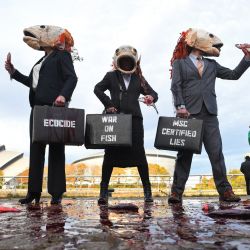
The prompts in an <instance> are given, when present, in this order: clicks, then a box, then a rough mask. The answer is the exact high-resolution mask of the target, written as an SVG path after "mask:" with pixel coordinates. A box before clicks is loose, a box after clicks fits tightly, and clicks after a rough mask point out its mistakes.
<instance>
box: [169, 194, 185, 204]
mask: <svg viewBox="0 0 250 250" xmlns="http://www.w3.org/2000/svg"><path fill="white" fill-rule="evenodd" d="M168 203H171V204H176V203H182V196H181V195H180V194H177V193H175V192H173V193H171V195H170V196H169V198H168Z"/></svg>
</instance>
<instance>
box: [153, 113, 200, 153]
mask: <svg viewBox="0 0 250 250" xmlns="http://www.w3.org/2000/svg"><path fill="white" fill-rule="evenodd" d="M202 136H203V121H202V120H199V119H183V118H178V117H164V116H161V117H159V121H158V127H157V132H156V137H155V143H154V146H155V148H157V149H166V150H173V151H179V150H187V151H191V152H193V153H196V154H200V153H201V147H202Z"/></svg>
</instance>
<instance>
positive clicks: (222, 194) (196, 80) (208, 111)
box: [168, 29, 250, 203]
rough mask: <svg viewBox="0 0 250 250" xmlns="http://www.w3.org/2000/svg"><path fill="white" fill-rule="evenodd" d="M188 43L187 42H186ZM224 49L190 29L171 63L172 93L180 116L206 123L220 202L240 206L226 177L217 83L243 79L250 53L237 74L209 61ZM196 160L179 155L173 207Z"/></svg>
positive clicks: (171, 200)
mask: <svg viewBox="0 0 250 250" xmlns="http://www.w3.org/2000/svg"><path fill="white" fill-rule="evenodd" d="M184 39H185V42H183V40H184ZM181 46H183V50H182V49H181ZM222 46H223V43H222V42H221V41H220V39H219V38H218V37H216V36H215V35H214V34H212V33H209V32H206V31H204V30H196V29H189V30H188V31H187V32H184V33H182V37H181V38H180V40H179V42H178V44H177V46H176V49H175V51H174V55H173V58H172V60H171V61H172V62H173V71H172V84H171V91H172V94H173V99H174V105H175V108H176V113H177V116H179V117H182V118H187V117H190V118H197V119H201V120H203V126H204V131H203V132H204V133H203V138H202V140H203V143H204V146H205V150H206V152H207V154H208V156H209V160H210V162H211V165H212V170H213V176H214V181H215V185H216V188H217V191H218V193H219V199H220V200H221V201H228V202H238V201H240V197H239V196H237V195H235V194H234V192H233V190H232V186H231V185H230V183H229V182H228V180H227V175H226V166H225V161H224V156H223V152H222V140H221V135H220V129H219V121H218V118H217V101H216V94H215V80H216V78H217V77H218V78H221V79H228V80H237V79H239V78H240V77H241V75H242V74H243V73H244V72H245V71H246V70H247V69H248V67H249V66H250V61H249V56H250V53H249V52H248V51H247V50H246V49H244V50H243V52H244V53H245V54H246V56H245V57H244V58H243V59H242V60H241V61H240V63H239V65H238V66H237V67H236V68H235V69H234V70H231V69H228V68H226V67H223V66H221V65H220V64H219V63H217V62H216V61H215V60H212V59H208V58H207V57H205V56H219V54H220V48H221V47H222ZM181 51H182V52H183V51H185V53H186V54H185V53H183V55H182V56H180V57H177V55H178V54H181V53H182V52H181ZM192 158H193V153H192V152H188V151H185V150H182V151H179V152H178V154H177V159H176V165H175V171H174V181H173V185H172V190H171V195H170V197H169V199H168V202H169V203H181V202H182V194H183V192H184V189H185V184H186V181H187V179H188V177H189V172H190V168H191V163H192Z"/></svg>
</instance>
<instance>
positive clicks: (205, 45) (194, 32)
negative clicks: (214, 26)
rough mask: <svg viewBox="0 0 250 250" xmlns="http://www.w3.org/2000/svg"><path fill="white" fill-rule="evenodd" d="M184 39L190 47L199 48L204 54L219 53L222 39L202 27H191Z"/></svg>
mask: <svg viewBox="0 0 250 250" xmlns="http://www.w3.org/2000/svg"><path fill="white" fill-rule="evenodd" d="M185 41H186V43H187V45H188V46H189V47H191V48H195V49H198V50H201V51H202V52H203V53H204V55H205V56H216V57H218V56H219V55H220V51H221V47H222V46H223V43H222V41H221V40H220V38H218V37H217V36H216V35H214V34H213V33H210V32H208V31H206V30H202V29H192V28H190V29H189V30H188V31H187V34H186V37H185Z"/></svg>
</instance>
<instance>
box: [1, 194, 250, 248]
mask: <svg viewBox="0 0 250 250" xmlns="http://www.w3.org/2000/svg"><path fill="white" fill-rule="evenodd" d="M208 202H209V204H212V205H213V206H214V208H215V209H224V208H227V206H228V205H225V204H221V205H222V206H220V207H219V204H218V201H217V200H216V199H209V198H207V199H204V198H203V199H200V198H199V199H195V198H190V199H188V198H187V199H185V200H184V202H183V206H182V207H181V206H169V205H168V204H167V202H166V199H165V198H164V199H163V198H159V199H155V202H154V204H153V205H151V206H145V205H144V203H143V201H142V199H130V200H125V199H122V200H118V199H112V200H111V201H110V204H111V205H115V204H121V203H133V204H135V205H137V206H138V207H139V212H138V213H137V212H125V213H118V212H115V211H111V210H108V209H107V207H101V208H100V207H98V206H97V203H96V200H95V199H82V198H81V199H65V200H64V201H63V204H62V206H50V204H49V203H48V199H43V202H42V203H41V205H40V206H34V205H30V206H20V205H18V204H17V200H16V199H8V200H7V199H4V200H0V206H8V207H15V208H18V209H20V210H21V211H20V212H18V213H0V249H8V250H10V249H88V250H89V249H90V250H95V249H102V250H105V249H118V250H125V249H130V250H133V249H136V250H140V249H148V250H151V249H152V250H154V249H232V250H233V249H234V250H235V249H240V250H241V249H250V219H244V220H240V219H229V218H220V219H212V218H210V217H208V216H207V215H206V213H205V212H203V210H202V207H203V205H204V204H205V203H208ZM240 206H242V205H240Z"/></svg>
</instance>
